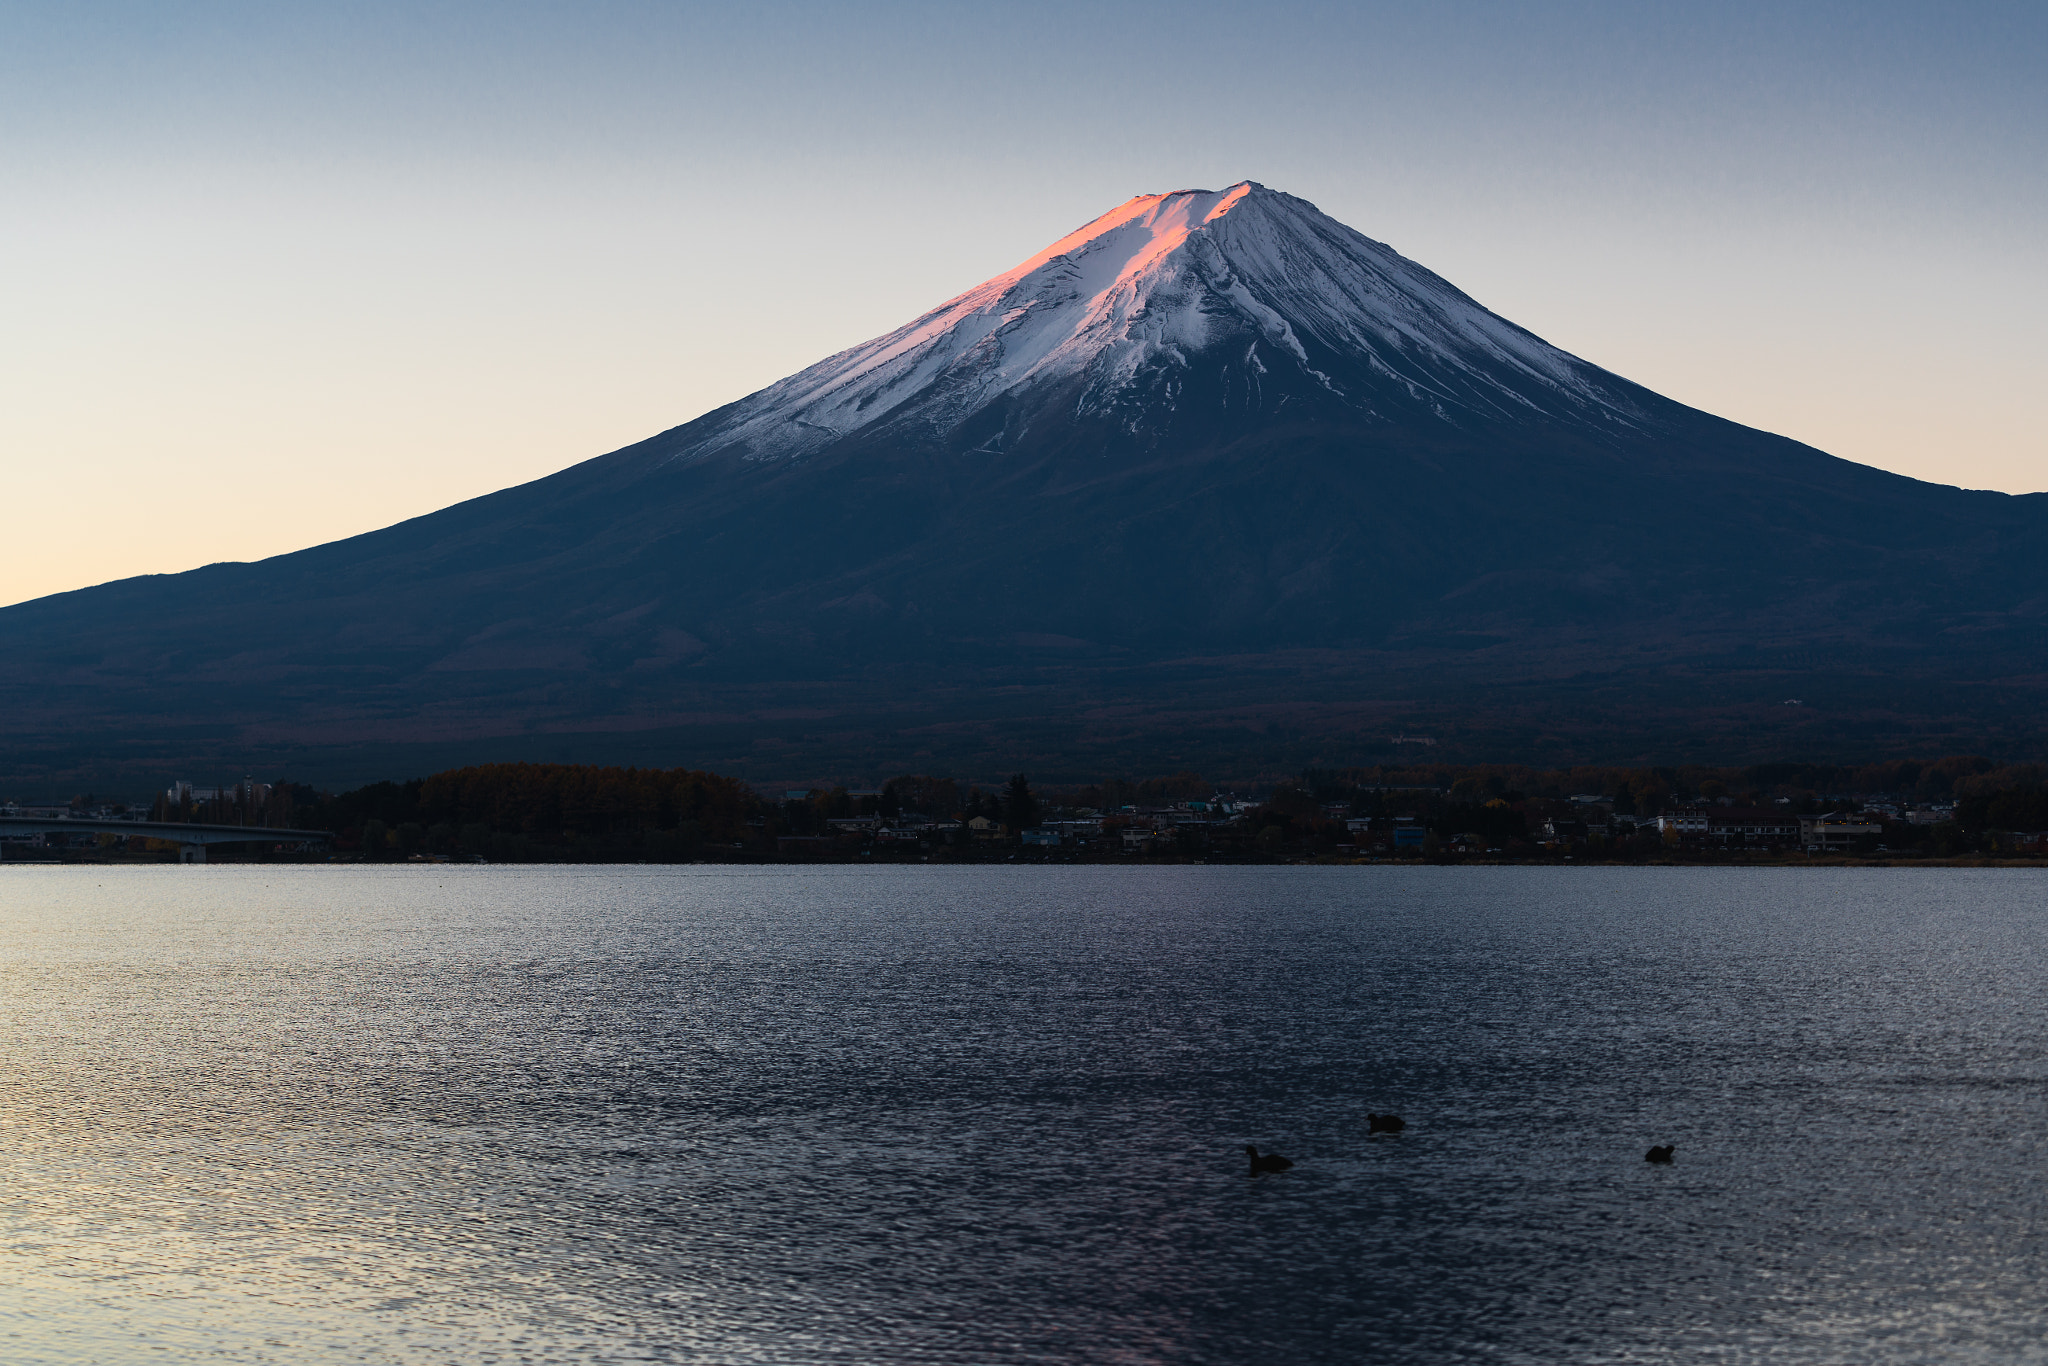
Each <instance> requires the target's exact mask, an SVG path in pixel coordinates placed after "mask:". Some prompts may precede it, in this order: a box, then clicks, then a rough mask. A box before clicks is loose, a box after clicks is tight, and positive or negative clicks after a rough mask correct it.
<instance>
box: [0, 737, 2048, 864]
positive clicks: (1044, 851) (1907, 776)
mask: <svg viewBox="0 0 2048 1366" xmlns="http://www.w3.org/2000/svg"><path fill="white" fill-rule="evenodd" d="M31 825H33V826H34V828H33V829H30V828H29V827H30V826H31ZM145 827H146V828H145ZM130 828H132V833H130ZM202 829H203V830H205V831H207V832H208V833H207V835H206V840H207V843H206V844H201V843H199V842H198V836H197V835H196V834H194V833H191V832H196V831H199V830H202ZM240 829H247V830H248V831H249V836H248V837H247V838H246V839H238V838H236V836H237V835H238V833H239V830H240ZM297 835H304V836H306V838H294V836H297ZM209 847H210V849H211V852H210V853H209V852H208V849H209ZM2044 856H2048V769H2044V767H2043V766H2042V765H2035V764H2027V765H2009V766H1999V765H1995V764H1993V763H1992V762H1991V761H1989V760H1987V759H1981V758H1976V757H1968V756H1966V757H1952V758H1949V759H1943V760H1938V761H1934V762H1932V763H1926V764H1921V763H1915V762H1913V761H1897V762H1894V763H1892V764H1888V765H1878V766H1870V767H1866V768H1863V769H1855V770H1851V769H1841V768H1828V767H1824V766H1814V765H1792V764H1784V765H1762V766H1752V767H1749V768H1745V769H1704V768H1690V769H1681V768H1641V769H1573V770H1547V771H1545V770H1532V769H1527V768H1522V767H1517V766H1508V765H1479V766H1462V767H1460V766H1425V767H1417V768H1405V769H1390V768H1375V769H1353V770H1328V771H1318V770H1311V771H1309V772H1306V773H1303V774H1300V775H1297V776H1295V777H1293V778H1291V779H1281V780H1278V781H1275V782H1271V783H1268V784H1266V785H1264V786H1262V787H1252V786H1249V785H1247V786H1245V787H1242V788H1229V787H1222V788H1219V787H1218V786H1217V785H1214V784H1211V783H1209V782H1207V781H1205V780H1204V779H1203V778H1202V777H1201V776H1200V775H1197V774H1194V773H1181V774H1176V775H1173V776H1171V777H1166V778H1155V779H1148V780H1143V781H1136V782H1131V781H1116V780H1113V781H1107V782H1099V783H1089V784H1079V785H1071V786H1059V785H1053V784H1047V785H1044V786H1043V787H1034V786H1033V784H1032V783H1031V781H1030V780H1029V778H1028V777H1026V776H1025V775H1023V774H1017V775H1014V776H1013V777H1012V778H1011V779H1010V780H1009V781H1008V782H1007V783H1004V784H990V785H988V786H987V787H983V786H980V785H976V784H972V783H963V782H960V781H957V780H955V779H952V778H944V777H932V776H926V775H906V776H902V777H897V778H894V779H891V780H889V781H887V782H885V783H881V784H878V785H862V784H838V783H835V784H829V785H827V784H815V785H809V786H805V787H801V788H797V787H782V788H778V789H774V790H770V791H760V790H757V789H754V788H750V787H747V786H745V785H744V784H741V783H739V782H737V781H736V780H734V779H730V778H726V777H723V776H721V775H717V774H710V773H702V772H697V771H694V770H685V769H675V770H651V769H650V770H642V769H630V768H628V769H620V768H597V767H589V766H578V765H533V764H511V765H482V766H477V767H473V768H466V769H458V770H451V771H449V772H447V773H442V774H436V775H433V776H431V777H429V778H425V779H419V780H414V781H412V782H409V783H376V784H370V785H367V786H365V787H362V788H357V789H353V790H350V791H347V792H341V793H332V792H322V791H318V790H315V789H313V788H311V787H307V786H304V785H299V784H293V783H289V782H274V783H264V782H257V781H255V780H254V779H252V778H244V779H243V780H242V781H241V782H239V783H230V784H223V785H216V786H200V785H195V784H194V783H191V782H189V781H178V782H173V783H171V784H170V785H169V786H167V787H166V788H165V790H164V791H163V792H161V793H159V794H158V795H157V796H156V798H155V799H154V800H153V801H152V802H149V803H147V804H139V803H121V802H109V801H99V800H96V799H94V798H93V797H91V796H85V797H81V798H78V799H76V800H73V801H71V802H68V803H63V804H50V803H44V804H35V803H21V802H4V803H0V860H6V861H45V862H47V861H78V860H87V861H122V862H129V861H145V862H146V861H168V860H175V859H181V858H182V859H183V860H184V861H188V862H196V861H207V860H208V859H209V858H211V859H212V860H216V861H218V860H222V859H226V860H230V861H251V860H256V861H264V860H321V861H347V862H457V861H460V862H470V863H536V862H660V863H669V862H788V861H838V862H875V861H881V862H891V861H939V862H961V861H1016V860H1020V859H1021V860H1025V861H1044V862H1052V861H1095V862H1100V861H1126V860H1137V861H1175V862H1262V863H1264V862H1346V861H1363V862H1374V861H1411V862H1412V861H1424V862H1566V861H1577V862H1634V863H1640V862H1722V861H1731V862H1755V861H1759V860H1781V861H1801V862H1810V861H1812V860H1814V859H1816V858H1821V859H1829V858H1851V859H1858V860H1884V861H1925V860H1987V859H1989V860H2004V859H2020V860H2029V859H2038V858H2042V857H2044Z"/></svg>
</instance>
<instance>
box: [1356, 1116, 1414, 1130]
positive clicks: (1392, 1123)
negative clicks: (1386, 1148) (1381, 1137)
mask: <svg viewBox="0 0 2048 1366" xmlns="http://www.w3.org/2000/svg"><path fill="white" fill-rule="evenodd" d="M1407 1127H1408V1121H1407V1120H1405V1119H1403V1118H1401V1117H1400V1116H1399V1115H1367V1116H1366V1117H1365V1131H1366V1132H1367V1133H1369V1134H1398V1133H1400V1132H1401V1131H1402V1130H1403V1129H1405V1128H1407Z"/></svg>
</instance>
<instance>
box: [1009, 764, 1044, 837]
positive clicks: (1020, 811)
mask: <svg viewBox="0 0 2048 1366" xmlns="http://www.w3.org/2000/svg"><path fill="white" fill-rule="evenodd" d="M1003 805H1004V808H1005V815H1006V817H1007V819H1008V821H1009V826H1010V828H1011V829H1012V830H1030V829H1032V828H1033V827H1035V826H1036V825H1037V824H1038V798H1036V797H1034V796H1032V795H1031V784H1030V783H1028V782H1026V781H1025V780H1024V775H1023V774H1021V773H1019V774H1018V775H1017V776H1016V777H1014V778H1012V779H1010V791H1009V795H1008V796H1007V797H1006V798H1005V799H1004V803H1003Z"/></svg>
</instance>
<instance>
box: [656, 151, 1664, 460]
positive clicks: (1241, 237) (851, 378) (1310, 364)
mask: <svg viewBox="0 0 2048 1366" xmlns="http://www.w3.org/2000/svg"><path fill="white" fill-rule="evenodd" d="M1031 393H1038V394H1044V395H1048V396H1050V395H1054V394H1055V393H1056V394H1057V396H1058V400H1059V403H1058V406H1059V408H1060V409H1061V410H1062V411H1063V412H1067V413H1071V415H1073V416H1076V417H1081V418H1087V417H1107V418H1111V419H1113V420H1114V421H1115V422H1116V423H1117V424H1118V425H1121V426H1124V427H1126V428H1128V429H1130V430H1133V431H1138V430H1147V429H1149V430H1153V431H1161V430H1164V429H1165V428H1166V427H1167V426H1168V425H1170V424H1171V422H1172V420H1173V419H1174V418H1175V417H1176V416H1181V417H1187V416H1191V415H1194V414H1201V413H1204V412H1205V410H1207V412H1206V415H1207V416H1211V417H1213V416H1217V415H1221V414H1223V413H1226V412H1231V411H1233V410H1234V411H1235V413H1236V414H1238V415H1247V414H1256V413H1259V412H1261V411H1263V412H1267V413H1271V412H1273V411H1277V410H1278V409H1279V408H1281V407H1282V406H1285V405H1287V404H1289V403H1300V402H1304V401H1307V402H1310V403H1312V404H1313V405H1316V406H1326V405H1332V404H1334V405H1339V406H1341V407H1342V408H1343V409H1344V410H1345V416H1347V417H1349V418H1354V419H1356V418H1365V419H1378V420H1382V421H1385V420H1395V419H1397V418H1399V417H1401V416H1412V415H1416V414H1418V413H1420V414H1424V415H1428V416H1432V417H1434V418H1436V419H1438V420H1442V421H1450V422H1454V423H1472V422H1497V421H1501V420H1516V419H1517V418H1520V417H1527V416H1535V415H1538V414H1542V415H1546V416H1549V417H1552V418H1566V419H1569V420H1575V421H1588V420H1590V421H1592V422H1594V423H1596V424H1598V425H1608V424H1613V423H1621V424H1624V425H1627V424H1632V423H1633V422H1634V421H1635V420H1636V418H1637V417H1638V414H1637V413H1636V412H1635V410H1634V408H1633V406H1632V404H1631V403H1630V401H1629V400H1628V399H1627V398H1625V397H1624V396H1623V395H1622V394H1621V393H1620V389H1619V386H1616V385H1614V384H1613V382H1612V377H1611V376H1607V375H1606V374H1605V373H1604V372H1603V371H1600V370H1599V369H1597V368H1596V367H1594V366H1591V365H1588V364H1586V363H1585V362H1583V361H1581V360H1579V359H1577V358H1576V357H1573V356H1571V355H1568V354H1566V353H1565V352H1563V351H1560V350H1558V349H1557V348H1555V347H1553V346H1550V345H1549V344H1547V343H1546V342H1544V341H1542V340H1541V339H1540V338H1538V337H1536V336H1534V335H1532V334H1530V333H1528V332H1526V331H1524V330H1523V329H1521V328H1519V327H1517V326H1515V325H1514V324H1513V323H1510V322H1508V321H1507V320H1506V319H1504V318H1501V317H1498V316H1496V315H1495V314H1493V313H1490V312H1488V311H1487V310H1486V309H1484V308H1482V307H1481V306H1480V305H1479V304H1477V303H1475V302H1474V301H1473V300H1472V299H1470V298H1469V297H1467V296H1466V295H1465V294H1463V293H1461V292H1459V291H1458V290H1457V289H1456V288H1454V287H1452V286H1451V285H1450V284H1448V283H1447V282H1446V281H1444V280H1443V279H1441V278H1439V277H1438V276H1436V275H1435V274H1433V273H1431V272H1430V271H1428V270H1426V269H1424V268H1423V267H1421V266H1419V265H1417V264H1415V263H1414V262H1413V261H1410V260H1408V259H1407V258H1405V257H1403V256H1402V255H1400V254H1399V253H1398V252H1396V251H1394V250H1393V248H1391V247H1388V246H1386V245H1385V244H1383V243H1380V242H1375V241H1373V240H1372V239H1371V238H1369V237H1366V236H1364V235H1363V234H1361V233H1358V232H1355V231H1353V230H1352V229H1350V228H1348V227H1346V226H1344V225H1343V224H1342V223H1339V222H1337V221H1336V220H1335V219H1333V218H1330V217H1329V216H1328V215H1326V214H1324V213H1322V212H1321V211H1320V210H1318V209H1317V208H1316V206H1315V205H1313V204H1311V203H1309V202H1308V201H1306V200H1303V199H1296V198H1295V197H1294V196H1292V195H1288V194H1282V193H1280V192H1279V191H1276V190H1269V189H1267V188H1266V187H1265V186H1263V185H1260V184H1258V183H1257V182H1256V181H1250V180H1246V181H1240V182H1239V183H1238V184H1236V185H1232V186H1231V187H1229V188H1228V189H1225V190H1220V191H1219V190H1179V191H1175V192H1174V193H1171V194H1149V195H1140V196H1138V197H1137V198H1135V199H1132V200H1129V201H1127V202H1126V203H1124V204H1121V205H1119V206H1118V207H1117V208H1115V209H1112V210H1111V211H1110V212H1108V213H1106V214H1104V215H1102V216H1101V217H1100V218H1097V219H1096V220H1095V221H1093V222H1092V223H1089V224H1087V225H1086V226H1084V227H1082V228H1079V229H1077V230H1075V231H1074V232H1071V233H1069V234H1067V235H1066V236H1065V237H1062V238H1061V239H1060V240H1059V241H1057V242H1054V243H1053V244H1052V245H1050V246H1048V247H1047V248H1045V250H1043V251H1041V252H1039V253H1038V254H1037V255H1035V256H1033V257H1031V258H1030V259H1029V260H1027V261H1024V262H1023V263H1021V264H1020V265H1018V266H1016V267H1015V268H1013V269H1011V270H1008V271H1005V272H1003V273H1002V274H1001V275H998V276H996V277H994V278H993V279H991V280H989V281H987V282H986V283H983V284H981V285H977V286H976V287H975V288H973V289H970V290H968V291H967V292H966V293H964V294H962V295H960V296H958V297H957V298H954V299H951V300H949V301H948V302H946V303H944V304H942V305H940V306H939V307H938V308H935V309H933V310H932V311H931V312H929V313H926V314H925V315H924V316H922V317H920V318H918V319H916V320H915V321H913V322H910V323H908V324H906V325H905V326H903V327H900V328H898V329H896V330H895V331H894V332H891V333H889V334H888V335H886V336H882V337H878V338H876V339H875V340H873V341H870V342H867V343H864V344H863V345H860V346H856V347H854V348H852V349H851V350H847V351H842V352H840V353H839V354H838V355H836V356H832V357H830V358H829V359H827V360H824V361H820V362H819V363H818V364H816V365H813V366H811V367H810V368H808V369H806V370H803V371H801V372H799V373H797V374H795V375H792V376H790V377H789V378H788V379H785V380H782V381H781V382H779V383H777V384H773V385H770V386H769V387H768V388H766V389H763V390H761V391H760V392H759V393H756V394H754V395H752V396H750V397H748V398H746V399H743V400H741V401H740V402H739V403H738V404H736V405H734V406H733V407H732V408H730V409H727V410H725V411H724V412H723V413H721V414H719V415H717V418H716V420H714V421H711V422H706V423H702V424H693V427H694V430H693V431H692V439H691V440H690V441H689V442H688V443H687V445H686V446H684V447H683V448H682V449H680V450H678V451H676V452H674V456H676V457H689V456H697V455H711V454H715V453H719V452H727V453H732V454H737V455H741V456H743V457H745V458H747V459H752V460H776V459H784V458H788V457H792V456H800V455H804V454H806V453H808V452H811V451H815V450H817V449H819V448H821V447H824V446H826V445H829V444H831V443H833V442H836V441H839V440H841V439H844V438H847V437H849V436H853V435H856V434H870V433H874V432H876V431H878V430H883V429H886V430H888V431H889V432H890V434H891V435H892V436H900V437H902V438H905V439H911V440H918V439H934V438H936V439H939V440H944V439H945V438H946V437H947V436H948V435H949V434H952V433H955V432H957V431H958V430H959V429H960V428H961V427H962V425H963V424H965V423H967V422H968V421H969V419H972V418H974V417H975V416H976V415H977V414H981V413H983V412H984V411H985V410H987V409H989V408H990V407H991V406H992V405H995V404H997V403H998V402H999V401H1009V402H1010V403H1011V404H1013V405H1014V404H1016V403H1017V401H1018V400H1020V399H1022V398H1023V397H1024V396H1025V395H1027V394H1031ZM1021 407H1022V411H1021V412H1020V413H1018V414H1016V415H1012V416H1006V417H1005V419H1004V421H1002V422H1001V423H987V424H977V426H976V429H975V431H974V437H975V440H974V442H973V443H972V444H973V445H974V447H975V448H977V449H989V450H998V449H1003V448H1005V447H1006V446H1007V445H1009V444H1014V442H1015V441H1016V440H1017V439H1018V438H1019V437H1020V436H1021V435H1022V434H1023V431H1024V429H1025V428H1027V427H1028V426H1029V424H1030V422H1031V419H1032V414H1031V412H1030V411H1029V409H1030V407H1031V405H1030V404H1028V403H1025V404H1023V405H1021ZM982 426H988V427H991V428H993V430H992V431H982V430H981V427H982ZM672 458H673V457H672Z"/></svg>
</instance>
